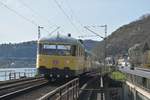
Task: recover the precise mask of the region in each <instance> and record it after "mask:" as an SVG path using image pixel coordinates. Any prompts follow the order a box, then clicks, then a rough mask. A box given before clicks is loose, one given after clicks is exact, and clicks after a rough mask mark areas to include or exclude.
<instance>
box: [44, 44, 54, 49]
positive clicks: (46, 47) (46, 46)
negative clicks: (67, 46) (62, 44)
mask: <svg viewBox="0 0 150 100" xmlns="http://www.w3.org/2000/svg"><path fill="white" fill-rule="evenodd" d="M43 48H44V49H56V45H47V44H45V45H44V46H43Z"/></svg>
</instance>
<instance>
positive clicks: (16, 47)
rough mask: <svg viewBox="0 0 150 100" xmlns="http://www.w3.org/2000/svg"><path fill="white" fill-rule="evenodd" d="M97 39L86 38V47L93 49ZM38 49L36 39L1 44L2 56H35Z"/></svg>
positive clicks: (0, 55) (0, 52) (0, 56)
mask: <svg viewBox="0 0 150 100" xmlns="http://www.w3.org/2000/svg"><path fill="white" fill-rule="evenodd" d="M96 43H97V41H93V40H84V45H85V47H86V49H88V50H91V49H92V48H93V47H94V46H95V44H96ZM36 51H37V43H36V41H29V42H23V43H17V44H11V43H9V44H1V45H0V58H11V57H12V58H35V57H36Z"/></svg>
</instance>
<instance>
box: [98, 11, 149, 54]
mask: <svg viewBox="0 0 150 100" xmlns="http://www.w3.org/2000/svg"><path fill="white" fill-rule="evenodd" d="M146 41H148V42H149V41H150V15H149V14H147V15H144V16H142V17H140V18H139V19H138V20H135V21H134V22H131V23H129V24H127V25H123V26H121V27H120V28H118V29H117V30H116V31H114V32H113V33H112V34H111V35H110V36H109V37H108V40H107V48H108V49H107V54H108V55H117V54H125V53H127V52H128V49H129V48H130V47H132V46H133V45H135V44H137V43H144V42H146ZM102 47H103V43H102V42H100V43H99V45H98V46H97V47H96V48H95V50H99V52H102V51H103V49H102Z"/></svg>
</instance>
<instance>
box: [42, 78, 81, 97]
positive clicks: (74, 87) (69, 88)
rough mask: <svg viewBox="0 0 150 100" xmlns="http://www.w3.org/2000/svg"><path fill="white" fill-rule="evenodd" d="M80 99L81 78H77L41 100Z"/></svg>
mask: <svg viewBox="0 0 150 100" xmlns="http://www.w3.org/2000/svg"><path fill="white" fill-rule="evenodd" d="M78 97H79V78H76V79H74V80H72V81H70V82H68V83H66V84H64V85H63V86H61V87H58V88H57V89H55V90H53V91H52V92H50V93H48V94H46V95H45V96H43V97H41V98H40V99H39V100H77V99H78Z"/></svg>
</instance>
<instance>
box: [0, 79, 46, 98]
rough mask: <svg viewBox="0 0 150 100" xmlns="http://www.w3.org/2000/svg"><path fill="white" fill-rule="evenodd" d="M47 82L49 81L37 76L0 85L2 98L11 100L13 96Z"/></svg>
mask: <svg viewBox="0 0 150 100" xmlns="http://www.w3.org/2000/svg"><path fill="white" fill-rule="evenodd" d="M47 84H48V81H47V80H45V79H44V78H35V79H32V80H26V81H20V82H15V83H12V84H8V85H7V84H6V85H3V86H1V87H0V100H10V99H11V98H14V97H16V96H18V95H21V94H24V93H25V92H28V91H30V90H33V89H36V88H39V87H42V86H44V85H47Z"/></svg>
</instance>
